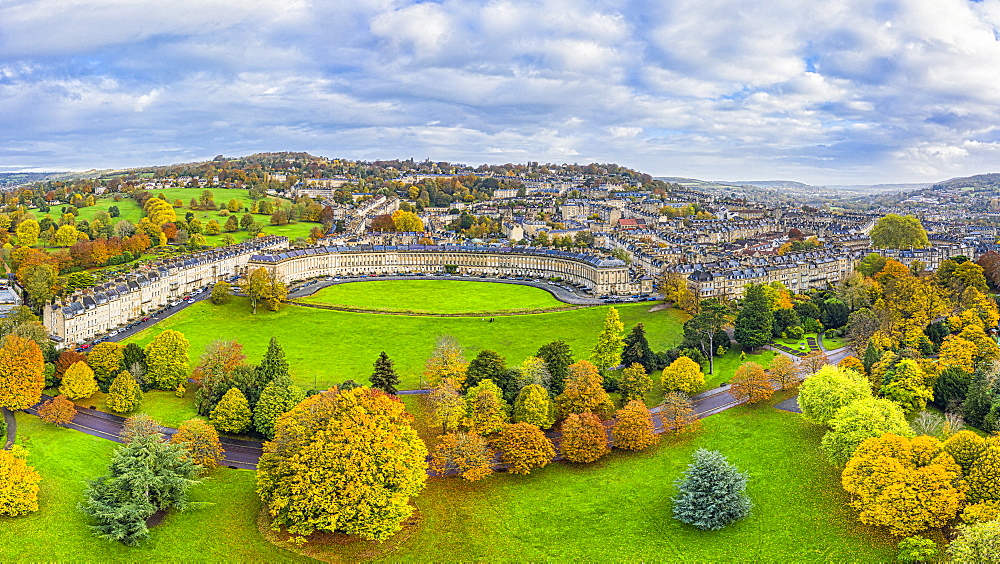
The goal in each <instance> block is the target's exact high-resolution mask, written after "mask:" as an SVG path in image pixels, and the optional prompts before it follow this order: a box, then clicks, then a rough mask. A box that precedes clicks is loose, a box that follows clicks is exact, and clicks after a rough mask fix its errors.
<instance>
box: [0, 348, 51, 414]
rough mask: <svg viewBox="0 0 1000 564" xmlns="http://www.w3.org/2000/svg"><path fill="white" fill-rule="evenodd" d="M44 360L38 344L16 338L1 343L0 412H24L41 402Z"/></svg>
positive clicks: (43, 384)
mask: <svg viewBox="0 0 1000 564" xmlns="http://www.w3.org/2000/svg"><path fill="white" fill-rule="evenodd" d="M44 368H45V359H44V358H43V357H42V350H41V349H40V348H38V344H37V343H35V342H34V341H32V340H30V339H24V338H21V337H19V336H17V335H7V336H6V337H4V338H3V341H2V342H0V408H2V409H10V410H14V409H27V408H29V407H31V406H33V405H35V404H36V403H38V401H39V400H40V399H42V390H43V389H44V387H45V375H44Z"/></svg>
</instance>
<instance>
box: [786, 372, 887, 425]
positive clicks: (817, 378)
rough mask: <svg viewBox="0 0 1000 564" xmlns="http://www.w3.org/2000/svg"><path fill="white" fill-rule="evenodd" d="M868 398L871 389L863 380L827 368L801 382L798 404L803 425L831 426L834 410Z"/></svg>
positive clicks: (864, 379)
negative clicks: (809, 423)
mask: <svg viewBox="0 0 1000 564" xmlns="http://www.w3.org/2000/svg"><path fill="white" fill-rule="evenodd" d="M870 397H872V390H871V386H869V384H868V380H867V379H866V378H865V377H864V376H862V375H860V374H858V373H857V372H855V371H853V370H845V369H843V368H840V367H837V366H834V365H828V366H824V367H823V368H821V369H820V371H819V372H817V373H815V374H813V375H812V376H810V377H808V378H806V379H805V381H804V382H802V386H801V387H800V388H799V398H798V403H799V408H800V409H801V410H802V417H804V418H805V419H806V421H809V422H811V423H816V424H818V425H830V422H831V421H832V420H833V418H834V416H835V415H836V414H837V410H839V409H840V408H842V407H844V406H846V405H848V404H850V403H852V402H854V401H855V400H859V399H864V398H870Z"/></svg>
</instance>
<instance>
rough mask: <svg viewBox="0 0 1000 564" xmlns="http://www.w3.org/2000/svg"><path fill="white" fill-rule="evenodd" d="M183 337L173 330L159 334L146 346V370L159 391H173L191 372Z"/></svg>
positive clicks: (186, 345)
mask: <svg viewBox="0 0 1000 564" xmlns="http://www.w3.org/2000/svg"><path fill="white" fill-rule="evenodd" d="M190 347H191V345H190V343H188V340H187V339H185V338H184V335H183V334H181V333H180V332H178V331H174V330H173V329H167V330H166V331H164V332H162V333H160V334H159V335H157V336H156V338H154V339H153V340H152V342H150V343H149V344H148V345H146V369H147V374H148V377H149V379H150V381H152V383H153V385H154V386H155V387H156V388H157V389H160V390H175V389H177V386H178V385H180V384H181V383H182V382H184V380H185V379H187V377H188V374H189V373H190V372H191V369H190V367H189V366H188V356H187V353H188V349H189V348H190Z"/></svg>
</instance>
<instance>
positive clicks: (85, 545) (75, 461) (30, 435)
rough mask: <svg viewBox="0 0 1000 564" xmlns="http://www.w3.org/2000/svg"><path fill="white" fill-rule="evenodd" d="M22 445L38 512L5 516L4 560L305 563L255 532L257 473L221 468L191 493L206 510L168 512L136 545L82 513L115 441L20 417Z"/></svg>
mask: <svg viewBox="0 0 1000 564" xmlns="http://www.w3.org/2000/svg"><path fill="white" fill-rule="evenodd" d="M17 419H18V440H19V442H22V443H23V444H24V445H25V446H26V447H27V448H28V449H29V450H30V452H31V454H30V456H29V463H30V464H31V465H33V466H34V467H35V469H36V470H38V472H39V473H40V474H41V475H42V482H41V484H40V486H41V491H40V492H39V510H38V511H37V512H35V513H32V514H30V515H26V516H23V517H17V518H10V517H0V531H2V534H0V538H2V539H3V542H0V561H4V562H43V561H44V562H218V561H231V562H289V561H304V560H305V559H303V558H301V557H299V556H297V555H295V554H292V553H290V552H287V551H285V550H282V549H280V548H277V547H275V546H274V545H272V544H270V543H268V542H267V541H265V540H264V539H263V537H262V536H261V535H260V533H259V531H258V529H257V524H256V520H257V515H258V513H259V512H260V502H259V500H258V498H257V495H256V494H255V493H254V489H255V482H254V480H255V473H254V472H253V471H250V470H232V469H229V468H219V469H217V470H215V471H214V472H212V473H211V474H209V475H208V476H206V477H203V478H202V483H201V484H198V485H196V486H194V487H192V488H191V490H190V496H189V499H190V501H193V502H204V503H206V504H207V505H204V506H200V507H192V508H191V509H189V510H187V511H185V512H183V513H177V512H172V513H170V514H168V515H167V516H166V517H165V518H164V520H163V522H162V523H160V524H159V525H157V526H156V527H155V528H153V529H152V531H151V536H150V538H149V539H148V540H146V541H144V542H143V543H141V544H140V545H139V546H136V547H127V546H124V545H122V544H120V543H117V542H110V541H105V540H101V539H99V538H97V537H95V536H93V535H92V534H91V532H90V529H89V528H88V526H87V521H86V517H84V516H83V515H82V514H81V513H80V512H79V511H78V510H77V503H79V502H80V500H81V499H82V497H83V493H84V490H85V489H86V484H87V481H88V480H90V479H93V478H96V477H97V476H99V475H102V474H104V473H106V472H107V466H108V463H109V462H110V461H111V453H112V452H113V451H114V449H115V448H116V447H117V446H118V445H116V444H115V443H113V442H111V441H107V440H104V439H100V438H97V437H92V436H90V435H86V434H83V433H81V432H79V431H74V430H72V429H66V428H62V427H56V426H54V425H50V424H48V423H44V422H42V421H41V420H40V419H38V418H37V417H34V416H31V415H27V414H24V413H18V414H17Z"/></svg>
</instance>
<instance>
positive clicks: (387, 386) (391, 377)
mask: <svg viewBox="0 0 1000 564" xmlns="http://www.w3.org/2000/svg"><path fill="white" fill-rule="evenodd" d="M368 381H369V382H371V383H372V387H373V388H378V389H380V390H382V391H383V392H385V393H387V394H395V393H396V386H398V385H399V375H398V374H396V369H395V368H393V366H392V359H390V358H389V355H387V354H385V351H382V352H381V353H379V355H378V358H376V359H375V371H374V372H372V375H371V376H369V377H368Z"/></svg>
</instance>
